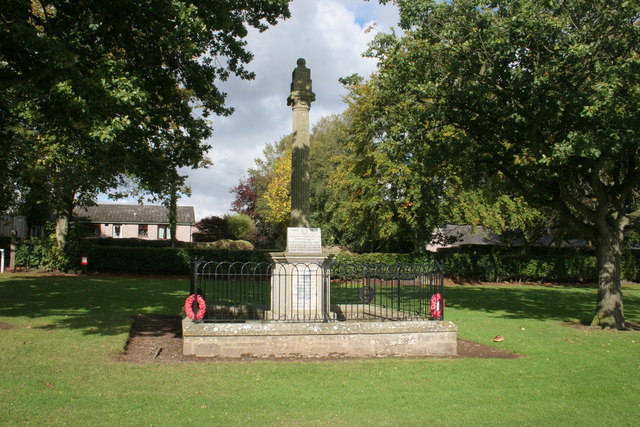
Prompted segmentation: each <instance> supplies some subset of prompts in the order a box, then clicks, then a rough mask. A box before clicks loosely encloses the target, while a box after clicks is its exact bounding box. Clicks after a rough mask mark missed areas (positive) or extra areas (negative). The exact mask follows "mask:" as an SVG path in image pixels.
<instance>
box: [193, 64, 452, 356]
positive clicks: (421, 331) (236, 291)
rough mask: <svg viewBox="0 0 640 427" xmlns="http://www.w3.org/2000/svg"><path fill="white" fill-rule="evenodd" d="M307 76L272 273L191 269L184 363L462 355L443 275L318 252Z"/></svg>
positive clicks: (294, 85)
mask: <svg viewBox="0 0 640 427" xmlns="http://www.w3.org/2000/svg"><path fill="white" fill-rule="evenodd" d="M315 97H316V95H315V94H314V92H313V91H312V81H311V71H310V70H309V68H307V67H306V61H305V60H304V59H302V58H300V59H298V61H297V67H296V68H295V69H294V70H293V73H292V82H291V92H290V94H289V97H288V99H287V105H289V106H291V109H292V112H293V146H292V176H291V223H290V227H289V228H288V229H287V239H286V241H287V247H286V250H285V251H284V252H279V253H271V254H270V256H271V260H272V262H271V263H240V262H233V260H230V261H229V262H224V263H219V262H207V261H206V260H198V261H196V262H195V264H194V268H193V277H192V281H191V295H190V296H189V298H188V299H187V302H186V303H185V313H186V315H185V317H184V319H183V323H182V329H183V353H184V354H185V355H193V356H197V357H216V358H224V359H227V358H228V359H236V358H348V357H394V356H395V357H406V356H413V357H426V356H454V355H456V334H457V327H456V325H455V324H453V323H452V322H449V321H446V320H444V299H443V275H442V271H441V269H440V268H439V267H438V266H437V265H434V266H431V265H395V264H388V265H387V264H376V265H353V264H342V263H338V262H335V261H334V259H333V256H332V255H330V254H328V253H324V252H323V250H322V231H321V230H320V229H318V228H311V227H310V220H309V218H310V215H309V182H310V180H311V179H313V177H310V176H309V168H308V163H309V153H310V145H309V110H310V108H311V103H312V102H313V101H315Z"/></svg>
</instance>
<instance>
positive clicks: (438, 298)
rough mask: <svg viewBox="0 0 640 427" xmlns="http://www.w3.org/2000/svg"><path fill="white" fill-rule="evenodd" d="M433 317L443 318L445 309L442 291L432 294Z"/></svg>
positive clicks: (431, 307)
mask: <svg viewBox="0 0 640 427" xmlns="http://www.w3.org/2000/svg"><path fill="white" fill-rule="evenodd" d="M429 308H430V309H431V310H430V312H431V317H432V318H433V319H441V318H442V312H443V311H444V299H443V298H442V294H441V293H437V294H433V295H431V306H430V307H429Z"/></svg>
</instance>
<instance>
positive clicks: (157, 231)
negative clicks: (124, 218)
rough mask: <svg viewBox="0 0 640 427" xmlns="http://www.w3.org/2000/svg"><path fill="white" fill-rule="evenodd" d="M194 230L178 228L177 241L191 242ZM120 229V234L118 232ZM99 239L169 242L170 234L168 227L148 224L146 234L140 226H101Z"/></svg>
mask: <svg viewBox="0 0 640 427" xmlns="http://www.w3.org/2000/svg"><path fill="white" fill-rule="evenodd" d="M192 228H193V227H192V226H190V225H178V226H177V227H176V240H179V241H182V242H191V241H192V237H191V234H192ZM118 229H119V233H117V232H116V231H117V230H118ZM144 234H146V235H144ZM99 237H113V238H122V239H149V240H168V239H169V237H170V234H169V226H168V225H166V226H162V225H158V224H148V225H147V227H146V233H143V230H141V229H140V225H139V224H100V235H99Z"/></svg>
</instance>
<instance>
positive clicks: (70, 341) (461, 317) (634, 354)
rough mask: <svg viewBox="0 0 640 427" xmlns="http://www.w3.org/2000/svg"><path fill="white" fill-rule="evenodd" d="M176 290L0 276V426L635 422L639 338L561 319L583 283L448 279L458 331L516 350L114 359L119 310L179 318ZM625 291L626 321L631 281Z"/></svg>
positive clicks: (632, 309)
mask: <svg viewBox="0 0 640 427" xmlns="http://www.w3.org/2000/svg"><path fill="white" fill-rule="evenodd" d="M187 290H188V282H187V281H186V280H160V279H136V278H111V277H36V276H20V275H7V274H4V275H2V276H0V322H2V325H4V326H3V327H4V328H3V329H0V424H3V425H72V426H73V425H98V426H103V425H104V426H107V425H109V426H110V425H141V426H149V425H160V426H163V425H199V424H200V425H205V424H208V425H248V424H254V425H339V426H340V425H349V426H352V425H379V426H384V425H393V426H396V425H428V424H439V425H451V426H458V425H486V426H501V425H504V426H507V425H509V426H512V425H533V426H538V425H568V426H572V425H575V426H590V425H593V426H595V425H603V424H605V425H616V426H624V425H629V426H632V425H633V426H635V425H638V423H639V422H640V409H639V406H638V405H637V400H638V396H639V395H640V332H638V331H601V330H585V329H578V328H574V327H569V326H564V325H563V323H565V322H577V321H580V320H584V319H588V318H589V317H590V315H591V312H592V310H593V308H594V304H595V289H589V288H572V287H561V286H554V287H542V286H507V287H491V286H450V287H447V289H446V290H445V296H446V299H447V311H446V318H447V319H448V320H452V321H454V322H455V323H456V324H457V325H458V331H459V336H461V337H463V338H467V339H471V340H475V341H478V342H481V343H485V344H488V345H494V346H497V347H500V348H503V349H507V350H511V351H515V352H518V353H521V354H523V355H525V356H526V357H524V358H521V359H513V360H501V359H376V360H341V361H314V362H305V361H295V362H276V361H255V362H215V361H212V362H205V363H185V364H178V363H175V364H157V365H136V364H130V363H123V362H118V361H117V360H116V357H115V356H116V355H117V354H118V353H119V352H121V351H122V349H123V346H124V344H125V342H126V339H127V336H128V332H129V328H130V324H131V320H132V319H131V317H132V316H133V315H135V314H139V313H162V314H178V313H179V312H180V308H181V306H182V303H183V301H184V298H185V297H186V295H187ZM624 293H625V304H626V305H625V312H626V316H627V318H628V319H629V320H631V321H633V322H640V286H638V285H626V286H625V287H624ZM9 326H11V328H10V329H6V328H7V327H9ZM495 335H502V336H504V337H505V340H504V341H503V342H502V343H499V344H498V343H492V342H491V339H492V338H493V337H494V336H495Z"/></svg>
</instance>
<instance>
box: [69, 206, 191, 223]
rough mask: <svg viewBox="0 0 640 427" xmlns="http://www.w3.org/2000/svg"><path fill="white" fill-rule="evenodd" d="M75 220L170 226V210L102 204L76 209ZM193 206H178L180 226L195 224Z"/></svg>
mask: <svg viewBox="0 0 640 427" xmlns="http://www.w3.org/2000/svg"><path fill="white" fill-rule="evenodd" d="M73 215H74V217H75V218H77V219H79V220H84V221H88V222H94V223H104V224H110V223H115V224H124V223H133V224H169V209H168V208H167V207H166V206H157V205H118V204H102V205H96V206H88V207H85V208H76V209H74V211H73ZM195 218H196V216H195V212H194V209H193V206H178V218H177V221H176V222H177V223H178V224H188V225H193V224H195V222H196V221H195Z"/></svg>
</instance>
